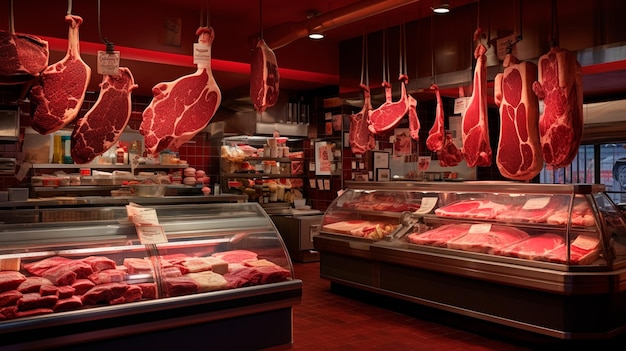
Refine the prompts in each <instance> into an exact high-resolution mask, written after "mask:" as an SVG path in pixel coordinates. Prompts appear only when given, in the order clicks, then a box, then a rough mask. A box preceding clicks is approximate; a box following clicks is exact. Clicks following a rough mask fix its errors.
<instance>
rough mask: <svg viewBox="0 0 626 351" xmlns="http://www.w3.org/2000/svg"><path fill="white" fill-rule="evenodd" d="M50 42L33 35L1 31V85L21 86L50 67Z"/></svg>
mask: <svg viewBox="0 0 626 351" xmlns="http://www.w3.org/2000/svg"><path fill="white" fill-rule="evenodd" d="M49 54H50V53H49V51H48V42H47V41H45V40H42V39H40V38H37V37H35V36H32V35H28V34H22V33H12V32H10V31H5V30H0V58H2V60H0V61H2V62H0V85H3V84H7V85H8V84H21V83H25V82H27V81H29V80H31V79H33V78H34V77H38V76H39V75H40V74H41V72H42V71H43V70H44V69H46V67H48V58H49Z"/></svg>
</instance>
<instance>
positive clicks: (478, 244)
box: [447, 224, 529, 253]
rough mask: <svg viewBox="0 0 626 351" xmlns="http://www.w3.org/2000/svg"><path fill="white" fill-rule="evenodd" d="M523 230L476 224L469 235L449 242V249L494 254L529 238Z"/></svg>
mask: <svg viewBox="0 0 626 351" xmlns="http://www.w3.org/2000/svg"><path fill="white" fill-rule="evenodd" d="M528 237H529V235H528V233H526V232H525V231H523V230H520V229H517V228H512V227H505V226H498V225H491V224H474V225H472V227H470V229H469V231H468V232H467V234H465V235H463V236H461V237H458V238H456V239H452V240H450V241H448V244H447V245H448V248H450V249H457V250H463V251H471V252H481V253H494V252H495V251H497V250H499V249H501V248H503V247H505V246H508V245H511V244H513V243H516V242H518V241H520V240H523V239H526V238H528Z"/></svg>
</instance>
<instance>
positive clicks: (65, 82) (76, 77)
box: [30, 15, 91, 134]
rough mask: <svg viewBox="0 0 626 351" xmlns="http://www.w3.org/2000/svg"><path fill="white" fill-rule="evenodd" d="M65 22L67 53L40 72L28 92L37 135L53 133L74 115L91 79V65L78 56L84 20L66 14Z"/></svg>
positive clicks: (74, 116) (72, 118)
mask: <svg viewBox="0 0 626 351" xmlns="http://www.w3.org/2000/svg"><path fill="white" fill-rule="evenodd" d="M65 21H66V22H68V23H69V25H70V26H69V33H68V48H67V53H66V55H65V57H64V58H63V59H61V61H59V62H57V63H55V64H53V65H50V66H48V68H46V69H45V70H44V71H43V73H42V74H41V77H40V78H39V80H38V82H37V83H35V85H33V87H32V89H31V91H30V95H31V98H32V100H33V102H34V103H35V104H36V105H37V107H36V109H35V112H33V117H32V123H31V126H32V127H33V129H34V130H36V131H37V132H39V133H40V134H50V133H53V132H56V131H57V130H59V129H61V128H63V127H65V126H66V125H68V124H69V123H70V122H72V121H73V120H74V119H75V118H76V116H77V115H78V112H79V111H80V107H81V106H82V104H83V101H84V100H85V91H86V90H87V85H88V84H89V80H90V79H91V68H90V67H89V66H87V64H86V63H85V62H84V61H83V59H82V58H81V57H80V46H79V39H78V28H79V27H80V25H81V24H82V23H83V19H82V18H81V17H79V16H72V15H67V16H65Z"/></svg>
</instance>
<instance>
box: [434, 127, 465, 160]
mask: <svg viewBox="0 0 626 351" xmlns="http://www.w3.org/2000/svg"><path fill="white" fill-rule="evenodd" d="M437 158H439V165H440V166H441V167H454V166H457V165H458V164H459V163H461V161H463V154H462V153H461V150H460V149H459V148H458V147H456V145H455V144H454V139H452V134H450V133H446V139H445V141H444V143H443V147H442V148H441V150H440V151H438V152H437Z"/></svg>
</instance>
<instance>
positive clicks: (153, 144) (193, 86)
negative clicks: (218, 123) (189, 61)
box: [139, 27, 222, 156]
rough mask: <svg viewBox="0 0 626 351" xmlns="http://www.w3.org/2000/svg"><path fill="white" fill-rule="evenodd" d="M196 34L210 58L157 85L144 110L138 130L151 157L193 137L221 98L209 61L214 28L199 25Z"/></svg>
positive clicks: (174, 147)
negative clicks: (195, 67)
mask: <svg viewBox="0 0 626 351" xmlns="http://www.w3.org/2000/svg"><path fill="white" fill-rule="evenodd" d="M196 34H197V35H198V43H199V44H204V46H205V47H206V48H208V49H207V50H208V53H203V56H205V57H209V60H207V61H204V62H201V63H198V70H197V71H196V73H194V74H190V75H186V76H182V77H180V78H178V79H176V80H175V81H173V82H167V83H159V84H157V85H155V86H154V87H153V88H152V94H153V95H154V96H153V98H152V101H151V102H150V105H148V107H147V108H146V109H145V110H144V111H143V118H142V122H141V125H140V126H139V132H140V133H141V134H142V135H143V136H144V137H145V146H146V151H147V153H148V154H150V155H152V156H156V155H158V154H159V152H161V151H163V150H165V149H172V150H178V148H179V147H180V146H181V145H182V144H184V143H186V142H187V141H189V140H191V138H193V137H194V136H195V135H196V134H198V133H199V132H200V131H201V130H202V129H204V127H206V126H207V124H209V121H210V120H211V118H213V115H214V114H215V111H217V108H218V107H219V105H220V103H221V101H222V93H221V92H220V89H219V87H218V86H217V83H216V82H215V78H213V73H212V72H211V63H210V62H211V61H210V56H211V44H212V43H213V39H214V37H215V32H214V31H213V28H210V27H200V28H198V30H197V31H196ZM201 50H205V49H201ZM206 55H208V56H206Z"/></svg>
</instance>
